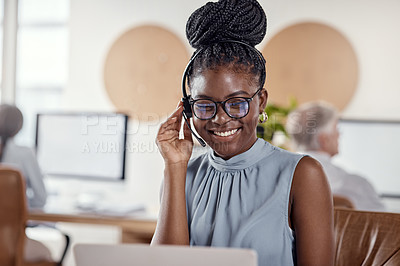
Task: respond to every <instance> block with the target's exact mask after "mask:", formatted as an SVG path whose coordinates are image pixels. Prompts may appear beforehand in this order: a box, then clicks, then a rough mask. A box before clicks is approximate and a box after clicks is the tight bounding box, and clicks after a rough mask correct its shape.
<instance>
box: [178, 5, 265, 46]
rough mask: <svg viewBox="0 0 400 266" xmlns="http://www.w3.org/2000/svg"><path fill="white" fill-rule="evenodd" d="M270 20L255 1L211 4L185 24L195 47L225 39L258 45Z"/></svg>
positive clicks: (203, 7) (188, 36)
mask: <svg viewBox="0 0 400 266" xmlns="http://www.w3.org/2000/svg"><path fill="white" fill-rule="evenodd" d="M266 29H267V18H266V16H265V13H264V10H263V9H262V7H261V5H260V4H259V3H258V2H257V1H256V0H220V1H218V2H208V3H207V4H205V5H204V6H202V7H200V8H199V9H197V10H196V11H194V12H193V13H192V15H191V16H190V17H189V19H188V21H187V23H186V37H187V39H188V40H189V43H190V45H191V46H192V47H193V48H196V49H198V48H201V47H204V46H207V45H210V44H212V43H217V42H220V41H223V40H237V41H242V42H245V43H247V44H250V45H252V46H255V45H257V44H259V43H260V42H261V41H262V40H263V38H264V36H265V33H266Z"/></svg>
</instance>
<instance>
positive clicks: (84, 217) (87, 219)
mask: <svg viewBox="0 0 400 266" xmlns="http://www.w3.org/2000/svg"><path fill="white" fill-rule="evenodd" d="M28 220H31V221H46V222H66V223H85V224H98V225H111V226H118V227H120V228H121V230H122V242H125V243H149V242H150V240H151V237H152V236H153V234H154V230H155V228H156V218H155V217H154V216H152V215H148V214H146V213H138V214H136V215H134V216H133V215H132V216H128V217H115V216H114V217H113V216H108V215H107V216H105V215H100V214H92V213H79V214H76V213H74V214H67V213H49V212H44V211H39V210H31V211H30V212H29V213H28Z"/></svg>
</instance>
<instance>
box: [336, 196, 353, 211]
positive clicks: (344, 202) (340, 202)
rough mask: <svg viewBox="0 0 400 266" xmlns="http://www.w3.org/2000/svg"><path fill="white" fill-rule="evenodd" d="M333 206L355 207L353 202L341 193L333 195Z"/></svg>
mask: <svg viewBox="0 0 400 266" xmlns="http://www.w3.org/2000/svg"><path fill="white" fill-rule="evenodd" d="M333 206H334V207H335V208H348V209H355V207H354V204H353V202H351V200H349V199H348V198H346V197H343V196H340V195H336V194H334V195H333Z"/></svg>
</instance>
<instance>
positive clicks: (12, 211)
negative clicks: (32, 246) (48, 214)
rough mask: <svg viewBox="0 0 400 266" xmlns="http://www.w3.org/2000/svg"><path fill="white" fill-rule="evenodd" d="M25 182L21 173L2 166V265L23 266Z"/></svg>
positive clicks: (0, 171) (0, 218) (0, 214)
mask: <svg viewBox="0 0 400 266" xmlns="http://www.w3.org/2000/svg"><path fill="white" fill-rule="evenodd" d="M26 208H27V206H26V196H25V181H24V179H23V177H22V175H21V173H20V172H18V171H17V170H15V169H12V168H8V167H4V166H1V165H0V265H2V266H15V265H17V266H19V265H22V257H23V249H24V241H25V222H26Z"/></svg>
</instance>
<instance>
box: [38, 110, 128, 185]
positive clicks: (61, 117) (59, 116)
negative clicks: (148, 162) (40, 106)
mask: <svg viewBox="0 0 400 266" xmlns="http://www.w3.org/2000/svg"><path fill="white" fill-rule="evenodd" d="M127 120H128V117H127V115H125V114H121V113H42V114H38V115H37V122H36V153H37V158H38V161H39V165H40V167H41V169H42V172H43V173H44V174H45V175H52V176H56V175H59V176H71V177H80V178H97V179H99V178H100V179H108V180H123V179H124V178H125V153H126V152H125V150H126V149H125V147H126V132H127Z"/></svg>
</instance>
